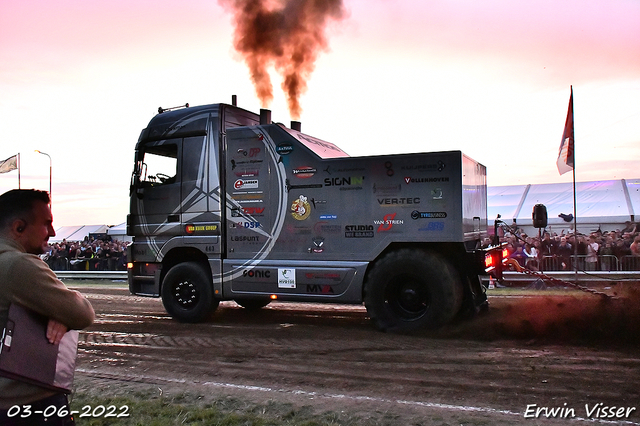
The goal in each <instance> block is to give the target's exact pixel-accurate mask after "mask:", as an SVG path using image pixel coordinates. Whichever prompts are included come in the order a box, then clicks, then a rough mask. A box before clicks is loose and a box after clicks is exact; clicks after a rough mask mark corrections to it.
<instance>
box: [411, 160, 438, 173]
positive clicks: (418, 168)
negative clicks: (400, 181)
mask: <svg viewBox="0 0 640 426" xmlns="http://www.w3.org/2000/svg"><path fill="white" fill-rule="evenodd" d="M400 168H401V169H402V170H411V171H415V172H431V171H433V170H437V171H439V172H441V171H443V170H444V168H445V164H444V163H443V162H442V161H439V160H438V162H437V163H434V164H412V165H409V166H402V167H400Z"/></svg>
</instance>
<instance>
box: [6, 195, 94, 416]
mask: <svg viewBox="0 0 640 426" xmlns="http://www.w3.org/2000/svg"><path fill="white" fill-rule="evenodd" d="M49 203H50V198H49V194H48V193H47V192H44V191H37V190H33V189H31V190H20V189H14V190H11V191H8V192H5V193H4V194H2V195H0V332H1V331H2V330H3V329H4V327H5V326H6V322H7V315H8V311H9V306H10V305H11V303H18V304H20V305H22V306H24V307H25V308H27V309H30V310H32V311H34V312H37V313H39V314H41V315H44V316H45V317H47V318H49V322H48V325H47V339H48V340H49V342H50V343H51V344H57V343H59V342H60V340H61V339H62V337H63V336H64V334H65V333H66V332H67V330H69V329H76V330H78V329H82V328H85V327H88V326H89V325H91V324H92V323H93V320H94V317H95V313H94V311H93V308H92V306H91V304H90V303H89V301H88V300H87V299H86V298H85V297H84V296H82V295H81V294H80V293H79V292H77V291H73V290H69V289H68V288H67V287H66V286H65V285H64V283H63V282H62V281H60V280H59V279H58V278H57V277H56V275H55V274H54V273H53V272H52V271H51V270H50V269H49V267H48V266H47V264H46V263H45V262H44V261H42V260H41V259H40V258H39V257H38V255H39V254H42V253H44V252H45V251H46V250H47V249H48V241H49V238H50V237H53V236H55V235H56V233H55V231H54V229H53V225H52V223H53V217H52V214H51V209H50V207H49ZM25 362H30V360H25ZM14 406H20V407H21V410H20V413H21V415H18V416H12V417H8V411H9V409H10V408H11V407H14ZM23 406H30V407H29V412H30V413H31V414H30V415H29V416H26V417H22V415H23V414H24V413H25V410H24V409H23ZM51 406H55V407H57V410H56V412H58V411H60V410H59V409H60V408H63V407H66V408H67V412H68V411H69V410H68V402H67V398H66V395H64V394H62V393H56V392H54V391H51V390H48V389H45V388H42V387H39V386H35V385H31V384H27V383H24V382H20V381H16V380H10V379H7V378H4V377H0V424H2V425H13V424H16V425H17V424H20V425H22V424H24V425H40V424H43V425H73V424H74V422H73V419H72V417H71V416H67V417H63V418H60V417H58V416H51V417H49V418H47V419H45V418H44V416H43V415H42V414H37V413H35V412H36V411H44V410H45V409H47V408H48V407H51ZM62 411H64V410H62ZM45 420H46V421H45Z"/></svg>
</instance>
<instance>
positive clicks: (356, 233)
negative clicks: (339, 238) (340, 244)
mask: <svg viewBox="0 0 640 426" xmlns="http://www.w3.org/2000/svg"><path fill="white" fill-rule="evenodd" d="M373 236H374V232H373V225H347V226H345V227H344V237H345V238H373Z"/></svg>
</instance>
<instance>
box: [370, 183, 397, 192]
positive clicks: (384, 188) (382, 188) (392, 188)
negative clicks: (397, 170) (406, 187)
mask: <svg viewBox="0 0 640 426" xmlns="http://www.w3.org/2000/svg"><path fill="white" fill-rule="evenodd" d="M401 190H402V185H401V184H397V185H376V184H375V183H374V184H373V193H374V194H377V193H383V194H397V193H398V192H400V191H401Z"/></svg>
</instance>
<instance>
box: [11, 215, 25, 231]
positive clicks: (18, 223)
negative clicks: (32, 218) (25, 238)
mask: <svg viewBox="0 0 640 426" xmlns="http://www.w3.org/2000/svg"><path fill="white" fill-rule="evenodd" d="M26 227H27V222H25V221H24V220H22V219H16V220H14V221H13V226H12V227H11V228H12V229H13V230H15V231H16V232H17V233H18V234H22V233H23V232H24V230H25V228H26Z"/></svg>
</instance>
